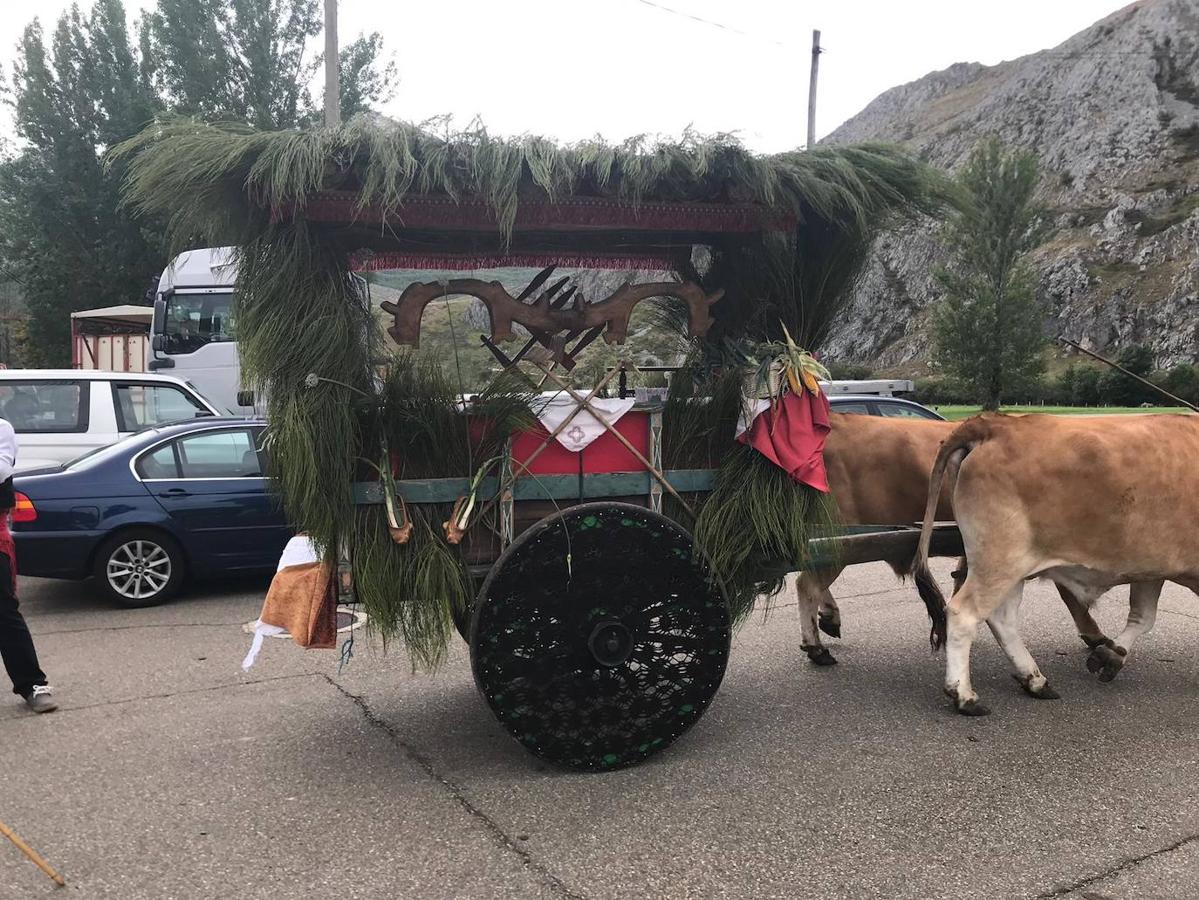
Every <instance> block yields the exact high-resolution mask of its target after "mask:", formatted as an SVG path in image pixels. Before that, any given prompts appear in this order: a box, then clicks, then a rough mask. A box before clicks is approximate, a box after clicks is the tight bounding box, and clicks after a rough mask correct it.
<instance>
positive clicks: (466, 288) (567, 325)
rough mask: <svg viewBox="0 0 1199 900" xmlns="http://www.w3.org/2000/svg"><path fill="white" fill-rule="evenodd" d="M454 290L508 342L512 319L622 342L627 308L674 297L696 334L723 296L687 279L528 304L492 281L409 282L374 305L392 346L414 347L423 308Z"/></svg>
mask: <svg viewBox="0 0 1199 900" xmlns="http://www.w3.org/2000/svg"><path fill="white" fill-rule="evenodd" d="M455 294H461V295H465V296H467V297H475V298H476V299H478V300H481V301H483V304H484V305H485V306H486V307H487V312H488V315H489V316H490V318H491V339H492V340H493V341H510V340H512V339H513V338H514V337H515V335H514V334H513V332H512V323H513V322H516V323H518V324H520V325H523V326H524V327H525V328H527V329H528V330H529V331H530V332H532V333H534V334H536V333H539V332H540V333H541V334H544V335H557V334H561V333H563V332H583V331H587V330H589V329H592V328H595V327H597V326H600V325H605V326H607V327H606V330H605V332H604V340H605V341H607V342H608V343H609V344H623V343H624V340H625V338H626V337H627V336H628V333H629V316H630V315H632V312H633V308H634V307H635V306H636V305H637V304H638V303H640V302H641V301H642V300H648V299H649V298H650V297H675V298H677V299H679V300H682V301H683V302H684V303H686V304H687V308H688V310H689V312H690V318H689V321H688V327H687V334H688V336H690V337H702V336H703V335H704V334H706V333H707V331H708V329H709V328H710V327H711V326H712V316H711V306H712V304H713V303H715V302H716V301H718V300H719V299H720V298H721V297H723V296H724V291H723V290H717V291H715V292H713V293H711V294H708V293H706V292H705V291H704V289H703V288H701V287H700V286H699V285H698V284H695V283H694V282H690V281H685V282H673V281H665V282H651V283H649V284H624V285H621V286H620V287H618V288H617V289H616V290H615V291H613V292H612V293H611V294H609V295H608V296H607V297H605V298H604V299H603V300H600V301H598V302H596V303H586V302H584V301H583V300H582V298H581V297H579V296H578V294H576V295H575V297H574V302H573V303H572V304H571V305H569V306H567V307H564V308H555V307H554V306H553V305H551V302H550V293H549V292H546V293H544V294H542V295H541V296H540V297H538V298H537V300H536V301H535V302H533V303H523V302H521V301H520V300H518V299H517V298H516V297H513V296H512V295H511V294H509V293H508V291H507V290H506V289H505V288H504V286H503V285H502V284H500V282H498V281H483V280H482V279H480V278H453V279H450V280H449V281H448V282H442V281H431V282H425V283H418V284H411V285H409V286H408V287H407V288H405V289H404V292H403V293H402V294H400V297H399V300H397V301H396V302H395V303H391V302H385V303H382V304H380V307H381V308H382V309H383V311H384V312H387V313H390V314H391V315H392V316H393V317H394V319H395V322H394V324H393V325H392V326H391V327H390V328H388V329H387V333H388V334H390V335H391V337H392V339H393V340H394V341H395V342H396V343H397V344H402V345H405V346H409V347H418V346H420V320H421V316H422V315H423V314H424V311H425V307H426V306H428V305H429V304H430V303H431V302H432V301H434V300H437V299H439V298H441V297H449V296H452V295H455Z"/></svg>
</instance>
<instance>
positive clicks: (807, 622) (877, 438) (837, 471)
mask: <svg viewBox="0 0 1199 900" xmlns="http://www.w3.org/2000/svg"><path fill="white" fill-rule="evenodd" d="M829 421H830V423H831V425H832V430H831V431H830V432H829V435H828V441H827V443H826V444H825V448H824V460H825V465H826V467H827V469H828V480H829V488H830V490H831V493H832V496H833V497H834V498H835V500H836V501H837V511H838V515H839V519H840V521H841V523H842V524H844V525H912V524H913V523H915V522H918V521H920V519H921V518H922V517H923V515H924V508H925V503H926V500H927V499H928V486H927V485H928V478H929V473H930V472H931V471H932V468H933V462H934V461H935V460H936V458H937V451H938V450H939V449H940V446H941V442H942V441H943V440H945V439H946V438H947V437H949V436H950V435H951V434H952V433H953V432H954V429H956V428H957V427H958V423H956V422H937V421H934V420H931V419H911V418H885V417H880V416H867V415H857V414H847V413H834V414H833V415H832V416H830V418H829ZM936 518H937V520H938V521H948V520H951V519H952V518H953V508H952V504H951V502H950V490H949V488H948V487H947V488H946V489H945V490H943V491H942V492H941V494H940V501H939V503H938V504H937V508H936ZM884 562H886V563H887V564H888V565H890V566H891V568H892V569H894V571H895V574H896V575H898V576H899V577H901V578H902V577H904V576H906V575H907V574H908V572H909V570H910V569H911V566H912V556H911V555H903V556H896V557H892V558H887V559H885V560H884ZM964 569H965V565H964V560H963V561H962V562H961V563H959V565H958V567H957V570H958V572H956V573H955V577H958V573H964ZM843 571H844V568H843V567H837V568H827V569H814V570H812V571H808V572H800V574H799V577H798V578H797V579H796V583H795V592H796V597H797V599H798V601H799V614H800V629H801V632H802V643H801V645H800V646H801V647H802V649H803V651H804V652H805V653H807V655H808V658H809V659H810V660H811V661H812V662H813V663H815V664H816V665H818V666H831V665H833V664H834V663H836V662H837V660H836V658H834V657H833V655H832V654H831V653H830V652H829V651H828V649H827V648H826V647H825V646H824V645H823V643H822V642H821V639H820V632H821V631H825V632H827V633H828V634H831V635H832V636H833V637H840V631H841V613H840V610H839V609H838V607H837V602H836V600H834V599H833V596H832V594H831V593H830V591H829V588H830V587H831V585H832V584H833V582H834V581H836V580H837V578H838V577H839V576H840V575H841V573H842V572H843ZM1059 591H1060V592H1061V595H1062V599H1063V600H1064V601H1065V603H1066V606H1067V608H1068V609H1069V610H1070V614H1071V616H1072V617H1073V619H1074V622H1075V625H1076V626H1077V628H1078V631H1079V634H1080V635H1081V636H1082V638H1083V640H1084V641H1086V642H1087V644H1088V645H1090V646H1092V647H1094V646H1097V645H1100V644H1103V643H1104V642H1106V643H1107V644H1109V645H1110V643H1111V642H1110V641H1108V640H1107V638H1106V637H1104V635H1103V632H1102V631H1100V630H1099V626H1098V625H1097V624H1096V623H1095V621H1094V619H1092V618H1091V615H1090V613H1089V612H1088V611H1087V608H1086V606H1085V605H1084V604H1082V603H1080V602H1077V601H1075V600H1074V598H1073V597H1072V596H1071V595H1070V593H1069V592H1068V591H1066V590H1064V589H1062V588H1060V587H1059ZM943 606H944V602H943V601H940V600H938V601H936V607H935V608H936V609H937V610H940V609H941V608H942V607H943Z"/></svg>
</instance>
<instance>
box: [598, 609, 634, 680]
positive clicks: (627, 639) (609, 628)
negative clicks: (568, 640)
mask: <svg viewBox="0 0 1199 900" xmlns="http://www.w3.org/2000/svg"><path fill="white" fill-rule="evenodd" d="M587 648H588V649H589V650H590V651H591V655H592V656H594V657H595V661H596V662H597V663H599V664H600V665H601V666H607V667H608V668H610V669H611V668H614V667H616V666H619V665H622V664H623V663H624V661H625V660H627V659H628V658H629V654H630V653H632V652H633V633H632V632H631V631H629V629H628V628H626V627H625V626H624V624H623V623H622V622H619V621H616V620H611V621H608V622H600V623H599V624H598V625H596V626H595V628H594V629H592V631H591V637H590V638H588V639H587Z"/></svg>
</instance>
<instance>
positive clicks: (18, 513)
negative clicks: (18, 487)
mask: <svg viewBox="0 0 1199 900" xmlns="http://www.w3.org/2000/svg"><path fill="white" fill-rule="evenodd" d="M16 500H17V502H16V504H15V505H14V506H13V508H12V520H13V521H14V522H36V521H37V507H35V506H34V505H33V501H32V500H30V499H29V498H28V497H26V496H25V495H24V494H22V493H21V492H20V491H17V492H16Z"/></svg>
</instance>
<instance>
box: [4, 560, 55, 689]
mask: <svg viewBox="0 0 1199 900" xmlns="http://www.w3.org/2000/svg"><path fill="white" fill-rule="evenodd" d="M0 657H3V658H4V668H5V670H6V671H7V672H8V677H9V678H11V679H12V685H13V693H15V694H20V695H21V696H22V697H28V696H29V694H30V693H31V692H32V691H33V689H34V688H35V687H37V686H38V685H45V684H46V674H45V673H44V672H43V671H42V670H41V667H40V666H39V665H38V661H37V651H36V650H34V648H33V637H32V636H31V635H30V634H29V628H28V627H27V626H26V625H25V618H24V616H22V615H21V611H20V609H19V608H18V605H17V592H16V591H15V590H14V589H13V576H12V562H11V560H10V559H9V558H8V555H7V554H5V553H0Z"/></svg>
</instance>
